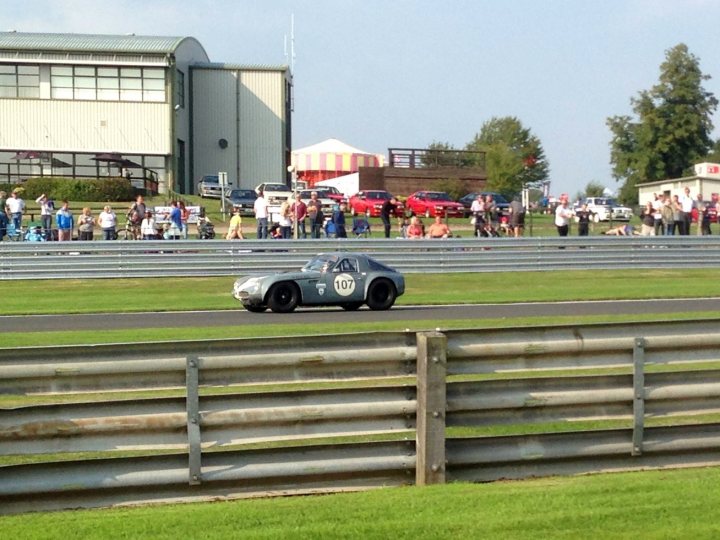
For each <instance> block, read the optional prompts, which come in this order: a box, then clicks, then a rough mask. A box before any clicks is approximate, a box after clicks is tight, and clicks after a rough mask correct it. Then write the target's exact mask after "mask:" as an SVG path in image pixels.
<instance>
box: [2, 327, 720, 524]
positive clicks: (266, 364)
mask: <svg viewBox="0 0 720 540" xmlns="http://www.w3.org/2000/svg"><path fill="white" fill-rule="evenodd" d="M719 322H720V321H717V320H714V321H707V320H705V321H683V322H668V323H622V324H596V325H582V326H572V325H563V326H548V327H540V328H507V329H489V330H453V331H447V332H428V333H421V334H417V335H416V334H414V333H403V332H388V333H368V334H351V335H337V336H308V337H292V338H265V339H236V340H209V341H187V342H182V341H181V342H175V343H153V344H113V345H96V346H66V347H31V348H19V349H0V393H1V394H5V395H6V396H5V397H6V398H13V399H15V401H16V402H18V403H20V404H21V405H20V406H17V407H14V408H8V407H6V408H3V409H0V473H1V474H0V513H16V512H24V511H32V510H47V509H59V508H74V507H92V506H107V505H113V504H125V503H133V504H136V503H145V502H159V501H187V500H202V499H206V498H218V497H229V498H231V497H241V496H242V497H245V496H252V495H267V494H283V493H312V492H318V491H334V490H347V489H364V488H368V487H376V486H391V485H401V484H410V483H413V482H415V483H417V484H433V483H442V482H445V481H455V480H463V481H490V480H495V479H500V478H527V477H530V476H539V475H548V474H575V473H581V472H602V471H613V470H632V469H643V468H654V467H673V466H688V465H719V464H720V330H718V328H720V326H719V325H718V323H719ZM298 385H300V386H299V387H298ZM115 391H120V392H122V393H121V394H117V395H116V394H113V392H115ZM134 391H142V393H141V394H140V395H133V392H134ZM89 392H90V393H89ZM92 392H102V394H100V395H96V394H93V393H92ZM43 396H44V397H43ZM38 400H41V401H42V402H43V403H40V404H38ZM582 422H595V423H598V422H599V423H600V425H594V426H592V427H588V426H587V425H585V426H583V425H582V424H580V425H579V427H578V423H582ZM560 423H562V425H564V426H565V428H564V429H561V430H559V431H558V424H560ZM498 426H503V429H505V431H504V433H515V434H510V435H507V434H503V435H497V434H495V433H497V431H493V430H496V429H497V428H498ZM604 427H607V429H603V428H604ZM509 428H511V429H509ZM528 428H529V429H528ZM508 429H509V431H508ZM454 430H466V431H465V432H463V436H458V435H459V432H458V434H454V433H455V431H454ZM467 430H470V431H467ZM528 433H531V434H528ZM337 437H342V439H337ZM79 452H93V453H95V455H93V456H92V457H93V458H95V459H89V458H88V457H85V456H83V455H81V454H77V453H79ZM65 453H67V454H65ZM63 454H65V455H63ZM142 454H145V455H142ZM18 462H21V463H22V464H8V463H18Z"/></svg>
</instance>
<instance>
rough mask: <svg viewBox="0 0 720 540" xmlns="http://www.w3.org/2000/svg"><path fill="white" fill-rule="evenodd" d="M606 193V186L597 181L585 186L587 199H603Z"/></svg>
mask: <svg viewBox="0 0 720 540" xmlns="http://www.w3.org/2000/svg"><path fill="white" fill-rule="evenodd" d="M604 193H605V186H603V185H602V184H600V183H599V182H596V181H595V180H591V181H590V182H588V183H587V185H586V186H585V197H602V196H603V194H604Z"/></svg>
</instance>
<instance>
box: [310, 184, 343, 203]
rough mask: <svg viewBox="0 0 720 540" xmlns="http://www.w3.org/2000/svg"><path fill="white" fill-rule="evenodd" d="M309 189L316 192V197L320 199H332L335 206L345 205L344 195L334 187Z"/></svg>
mask: <svg viewBox="0 0 720 540" xmlns="http://www.w3.org/2000/svg"><path fill="white" fill-rule="evenodd" d="M310 189H311V191H317V193H318V197H320V198H321V199H332V200H333V201H335V202H336V203H337V204H340V203H347V199H346V198H345V195H343V194H342V193H340V190H339V189H338V188H336V187H334V186H315V187H313V188H310Z"/></svg>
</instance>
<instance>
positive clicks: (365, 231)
mask: <svg viewBox="0 0 720 540" xmlns="http://www.w3.org/2000/svg"><path fill="white" fill-rule="evenodd" d="M352 232H353V233H354V234H355V237H356V238H367V237H368V236H369V235H370V223H368V220H367V219H365V218H354V219H353V224H352Z"/></svg>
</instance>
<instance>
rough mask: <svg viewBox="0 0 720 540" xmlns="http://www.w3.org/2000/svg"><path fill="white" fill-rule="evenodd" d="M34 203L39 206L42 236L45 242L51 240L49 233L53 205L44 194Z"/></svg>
mask: <svg viewBox="0 0 720 540" xmlns="http://www.w3.org/2000/svg"><path fill="white" fill-rule="evenodd" d="M35 202H36V203H38V204H39V205H40V221H41V222H42V228H43V234H45V239H46V240H52V238H51V236H50V231H51V229H52V219H53V210H55V204H54V203H53V202H52V200H50V199H48V196H47V195H45V194H44V193H43V194H42V195H40V196H39V197H38V198H37V199H35Z"/></svg>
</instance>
